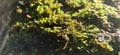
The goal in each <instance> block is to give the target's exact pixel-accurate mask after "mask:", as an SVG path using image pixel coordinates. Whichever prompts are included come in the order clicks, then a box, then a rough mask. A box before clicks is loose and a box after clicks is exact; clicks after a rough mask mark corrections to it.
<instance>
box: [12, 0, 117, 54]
mask: <svg viewBox="0 0 120 55" xmlns="http://www.w3.org/2000/svg"><path fill="white" fill-rule="evenodd" d="M18 2H19V3H18V5H17V8H16V14H15V15H16V16H15V21H14V22H13V26H12V30H11V32H12V34H15V35H14V39H15V42H14V43H17V44H19V46H21V47H22V48H21V49H27V50H29V51H31V54H37V55H38V54H42V55H56V54H57V55H59V54H60V55H80V54H82V55H84V54H87V55H88V54H95V53H97V52H99V51H100V50H101V49H102V50H105V51H106V50H107V51H113V49H112V47H111V46H110V45H109V44H108V42H99V41H97V40H96V38H97V36H96V34H97V33H99V32H100V29H102V28H104V29H107V28H109V27H110V26H109V25H110V23H109V22H108V16H110V15H114V14H115V15H118V13H117V10H116V9H115V8H113V7H110V6H108V5H105V4H103V1H102V0H29V1H26V0H20V1H18ZM118 16H119V15H118ZM105 22H106V24H107V25H108V27H106V26H105V25H104V23H105ZM14 23H15V24H14ZM94 48H95V49H97V50H98V51H96V50H94ZM92 51H93V52H92ZM94 51H96V52H94ZM101 54H102V53H101Z"/></svg>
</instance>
